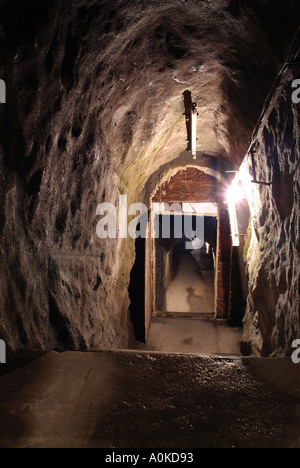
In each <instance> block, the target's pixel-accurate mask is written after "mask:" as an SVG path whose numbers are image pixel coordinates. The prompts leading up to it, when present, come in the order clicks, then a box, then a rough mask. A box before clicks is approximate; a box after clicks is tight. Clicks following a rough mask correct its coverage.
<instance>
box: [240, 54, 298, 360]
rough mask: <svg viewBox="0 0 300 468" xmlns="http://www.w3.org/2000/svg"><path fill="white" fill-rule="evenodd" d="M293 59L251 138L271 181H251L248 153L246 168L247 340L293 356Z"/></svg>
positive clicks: (262, 351) (257, 349)
mask: <svg viewBox="0 0 300 468" xmlns="http://www.w3.org/2000/svg"><path fill="white" fill-rule="evenodd" d="M294 61H295V63H292V64H290V65H289V66H288V67H287V68H286V69H285V70H284V72H283V74H282V75H281V77H280V79H279V80H278V82H277V85H276V87H275V89H274V92H273V94H272V98H271V101H270V102H269V104H268V106H267V108H266V112H265V114H264V115H263V118H262V121H261V123H260V125H259V127H258V131H257V133H256V134H255V136H254V139H253V142H252V148H253V150H254V151H255V152H254V159H255V166H256V173H257V180H259V181H263V182H271V181H272V185H271V186H264V185H254V184H251V179H253V165H252V162H251V157H250V156H249V157H248V159H247V163H246V165H245V167H244V169H243V170H242V173H243V176H242V178H243V180H244V182H246V184H245V187H246V189H247V191H248V199H249V201H250V205H251V206H250V209H251V212H252V224H253V229H252V237H251V240H250V234H249V233H248V239H247V241H246V244H247V247H246V249H245V257H246V259H247V266H248V275H249V287H250V292H249V297H248V306H247V313H246V317H245V324H244V325H245V329H244V344H245V345H246V344H248V345H250V346H249V349H248V351H249V352H251V351H252V352H253V353H254V354H257V355H262V356H285V355H286V356H291V354H292V347H291V345H292V342H293V340H295V339H299V338H300V154H299V144H300V141H299V138H300V103H299V104H296V103H294V102H293V101H292V93H293V92H294V91H295V89H294V88H292V83H293V81H294V80H295V79H299V78H300V66H299V55H298V58H296V57H294ZM296 62H298V64H297V63H296ZM245 349H246V348H245Z"/></svg>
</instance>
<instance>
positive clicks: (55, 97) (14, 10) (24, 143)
mask: <svg viewBox="0 0 300 468" xmlns="http://www.w3.org/2000/svg"><path fill="white" fill-rule="evenodd" d="M297 5H298V6H297ZM297 8H299V2H298V0H297V1H294V0H289V1H287V0H284V2H276V5H274V1H273V0H272V1H271V0H269V1H264V2H263V1H262V2H257V0H255V1H254V0H253V1H252V0H251V1H248V0H247V1H238V0H232V1H228V0H218V1H213V2H207V1H201V0H188V1H185V2H184V1H182V0H176V1H175V0H163V1H162V0H159V1H156V0H147V1H143V0H129V1H126V2H123V1H119V0H112V1H111V0H109V1H108V0H104V1H103V0H95V1H87V0H76V1H75V0H66V1H60V0H51V1H50V0H43V1H41V0H27V1H26V2H25V1H23V0H2V1H1V2H0V41H1V44H0V45H1V56H0V79H4V80H5V82H6V84H7V104H6V105H5V106H1V108H0V177H1V184H0V197H1V203H0V241H1V242H0V291H1V294H0V318H1V323H0V327H1V329H0V331H1V337H2V338H4V339H5V340H6V342H7V344H8V345H9V346H10V347H11V348H14V349H16V348H21V347H28V348H54V347H63V348H75V349H87V348H91V347H113V346H114V347H115V346H122V343H124V336H123V335H124V333H125V335H126V319H127V309H128V305H129V300H128V292H127V287H128V284H129V279H130V270H131V267H132V264H133V262H134V245H133V242H125V241H122V242H118V241H116V240H115V241H114V240H109V241H101V240H99V239H98V238H97V237H96V223H97V219H96V216H95V213H96V207H97V205H98V203H101V202H102V201H106V202H111V203H113V204H116V203H117V200H118V196H119V193H128V195H129V196H130V197H131V200H130V201H133V200H134V201H139V194H140V192H141V191H142V189H143V187H144V186H145V183H146V181H147V180H148V178H149V177H150V176H151V174H152V173H154V172H155V171H156V170H158V169H159V167H160V166H162V165H164V164H166V163H167V162H168V161H170V160H172V159H174V158H176V157H177V156H178V154H180V153H181V152H182V151H183V150H184V149H185V146H186V143H185V138H186V134H185V122H184V116H183V103H182V93H183V92H184V91H185V90H186V89H187V88H188V89H190V90H191V92H192V93H193V96H194V97H195V99H196V100H198V104H199V110H200V115H201V118H200V119H199V130H200V133H199V135H201V138H200V137H199V138H200V140H201V141H200V140H199V145H200V144H201V150H203V151H204V152H205V151H206V152H207V153H208V154H212V155H214V156H216V157H220V158H222V160H223V161H227V162H228V163H230V164H235V165H236V164H238V163H239V162H240V160H241V158H242V157H243V155H244V152H245V150H246V148H247V147H248V141H249V138H250V135H251V132H252V129H253V125H254V124H255V121H256V119H257V116H258V113H259V112H260V110H261V106H262V104H263V100H264V97H265V95H266V94H267V91H268V89H269V86H270V84H271V83H272V81H273V78H274V76H275V75H276V73H277V70H278V67H279V64H280V63H281V62H282V59H283V57H284V55H285V52H286V48H287V45H288V44H289V42H290V40H291V38H292V36H293V32H294V29H295V25H296V24H297V20H296V18H297V14H296V13H297ZM266 18H267V20H266Z"/></svg>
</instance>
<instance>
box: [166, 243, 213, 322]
mask: <svg viewBox="0 0 300 468" xmlns="http://www.w3.org/2000/svg"><path fill="white" fill-rule="evenodd" d="M173 272H174V274H173V279H172V281H171V282H170V284H169V287H168V289H167V311H168V312H173V313H177V312H179V313H187V314H197V315H199V316H201V317H202V318H204V317H208V318H212V317H213V315H214V307H215V305H214V259H213V254H212V252H210V251H209V245H208V244H205V245H204V246H203V247H202V248H201V249H197V250H192V251H189V250H185V247H184V243H181V244H179V246H177V247H176V249H175V250H174V253H173Z"/></svg>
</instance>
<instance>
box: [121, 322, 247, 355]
mask: <svg viewBox="0 0 300 468" xmlns="http://www.w3.org/2000/svg"><path fill="white" fill-rule="evenodd" d="M241 338H242V329H241V328H234V327H229V326H228V325H227V323H226V322H225V321H215V320H206V319H202V320H199V319H192V318H185V317H184V314H183V316H182V317H179V316H177V317H168V316H166V317H153V318H152V320H151V326H150V331H149V335H148V339H147V344H146V345H144V344H142V343H139V342H137V341H134V342H132V343H131V346H130V348H131V349H135V350H143V351H162V352H172V353H176V352H179V353H197V354H215V355H219V354H221V355H222V354H224V355H232V356H239V355H240V354H241V351H240V341H241Z"/></svg>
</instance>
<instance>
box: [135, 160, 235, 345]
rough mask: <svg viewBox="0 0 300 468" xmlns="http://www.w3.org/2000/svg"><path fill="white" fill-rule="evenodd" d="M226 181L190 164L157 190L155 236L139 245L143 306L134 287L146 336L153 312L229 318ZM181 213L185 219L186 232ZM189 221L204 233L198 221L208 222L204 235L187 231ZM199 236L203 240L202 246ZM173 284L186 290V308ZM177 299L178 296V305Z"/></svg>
mask: <svg viewBox="0 0 300 468" xmlns="http://www.w3.org/2000/svg"><path fill="white" fill-rule="evenodd" d="M225 184H226V182H225V181H224V182H223V181H222V176H221V174H220V173H218V172H217V171H214V170H211V169H208V168H205V167H195V166H187V167H184V168H178V169H177V170H175V171H174V170H173V171H172V174H171V175H170V174H166V175H165V176H164V177H163V178H162V179H161V180H160V182H159V183H158V184H157V187H156V189H155V191H154V192H153V193H152V196H151V203H150V210H149V230H148V231H149V236H148V239H146V240H143V249H141V248H140V246H139V245H137V254H138V250H139V251H142V257H140V259H139V260H137V262H136V265H137V264H138V265H139V264H140V268H139V271H138V273H137V274H136V275H135V276H136V279H137V282H139V283H140V282H141V280H143V285H141V284H140V286H139V287H140V290H141V291H143V294H144V304H143V305H144V308H143V310H141V301H140V302H139V303H137V304H136V306H135V305H134V302H135V298H134V297H133V296H134V294H135V292H134V290H135V288H131V291H133V295H131V300H132V307H131V310H135V312H134V314H133V313H132V314H131V317H132V321H133V323H134V326H135V328H136V323H137V322H139V327H140V328H139V337H140V338H139V339H140V341H142V342H146V340H147V335H148V332H149V327H150V322H151V317H152V316H159V315H165V314H169V313H175V312H176V313H177V314H178V313H179V314H180V313H181V314H187V313H188V314H194V315H199V316H201V314H202V317H203V318H205V317H209V318H215V319H227V318H228V314H229V302H230V275H231V252H232V239H231V231H230V222H229V215H228V210H227V206H226V205H225V203H224V201H225V195H224V194H225V192H226V185H225ZM180 217H181V218H180ZM179 218H180V219H181V223H182V224H181V227H182V230H181V234H180V235H178V226H180V221H179V224H178V219H179ZM186 220H188V221H189V222H188V224H190V225H191V227H192V231H191V232H192V233H193V232H195V233H197V232H198V231H197V226H198V222H199V223H200V224H201V222H202V225H203V227H204V229H203V234H201V235H200V236H198V237H197V235H195V236H193V235H190V234H188V235H186V232H185V222H186ZM166 225H167V226H169V228H168V229H167V233H168V234H169V235H163V233H164V232H165V231H164V228H165V227H166ZM153 226H155V229H153ZM195 226H196V228H195ZM199 240H200V241H201V242H200V244H199V247H197V242H198V241H199ZM138 242H139V241H137V243H138ZM187 245H189V247H188V248H187V247H186V246H187ZM191 245H192V246H193V247H191ZM180 259H181V260H180ZM178 260H179V265H178ZM176 262H177V265H176ZM180 262H181V264H180ZM141 263H142V265H141ZM176 268H177V270H176ZM142 269H144V274H143V275H142ZM184 270H185V271H184ZM178 274H179V277H178ZM176 278H177V281H179V282H181V287H182V291H183V293H182V292H181V293H180V288H178V287H177V288H176ZM174 281H175V284H174V283H173V282H174ZM136 284H137V283H136ZM172 286H173V290H174V288H175V290H176V294H177V297H180V296H184V295H185V297H182V298H181V299H182V300H183V302H184V303H185V307H181V306H180V301H179V300H178V301H177V303H178V304H177V309H176V310H172V309H173V308H174V306H172V299H170V297H171V296H172ZM177 286H178V285H177ZM175 302H176V295H175V297H173V304H174V303H175ZM181 308H182V310H180V309H181ZM133 315H136V316H137V317H138V320H136V318H134V317H133ZM135 320H136V323H135ZM142 335H143V336H142Z"/></svg>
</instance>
